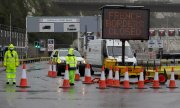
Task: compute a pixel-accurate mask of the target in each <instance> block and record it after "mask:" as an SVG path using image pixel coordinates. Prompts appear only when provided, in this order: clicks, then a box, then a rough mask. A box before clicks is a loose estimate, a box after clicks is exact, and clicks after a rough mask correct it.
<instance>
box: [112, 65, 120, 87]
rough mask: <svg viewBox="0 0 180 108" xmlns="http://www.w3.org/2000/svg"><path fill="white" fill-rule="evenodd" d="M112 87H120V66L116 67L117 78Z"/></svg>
mask: <svg viewBox="0 0 180 108" xmlns="http://www.w3.org/2000/svg"><path fill="white" fill-rule="evenodd" d="M112 87H116V88H119V87H120V79H119V68H118V67H116V70H115V78H114V81H113V86H112Z"/></svg>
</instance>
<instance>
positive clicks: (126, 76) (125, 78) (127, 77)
mask: <svg viewBox="0 0 180 108" xmlns="http://www.w3.org/2000/svg"><path fill="white" fill-rule="evenodd" d="M123 85H124V87H123V89H132V88H131V87H130V85H129V74H128V67H126V71H125V76H124V82H123Z"/></svg>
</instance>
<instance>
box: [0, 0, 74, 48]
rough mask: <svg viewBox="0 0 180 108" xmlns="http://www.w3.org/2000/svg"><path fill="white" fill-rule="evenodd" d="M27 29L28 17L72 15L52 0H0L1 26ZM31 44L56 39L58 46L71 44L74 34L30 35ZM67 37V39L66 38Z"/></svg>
mask: <svg viewBox="0 0 180 108" xmlns="http://www.w3.org/2000/svg"><path fill="white" fill-rule="evenodd" d="M10 15H11V22H12V26H14V27H20V28H25V26H26V25H25V22H26V21H25V20H26V16H27V15H30V16H66V15H71V14H70V13H68V12H66V11H65V10H64V9H61V8H60V7H58V6H57V5H55V4H53V2H52V0H0V24H4V25H9V24H10ZM28 36H29V42H30V43H33V42H34V41H37V40H39V39H48V38H54V39H55V40H56V44H57V45H58V44H68V45H69V44H71V43H72V41H73V40H74V39H75V38H76V37H72V36H75V34H74V33H29V34H28ZM65 37H66V38H65Z"/></svg>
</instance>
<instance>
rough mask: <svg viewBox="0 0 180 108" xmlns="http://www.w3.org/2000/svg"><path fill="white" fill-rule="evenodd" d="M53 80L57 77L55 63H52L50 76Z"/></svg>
mask: <svg viewBox="0 0 180 108" xmlns="http://www.w3.org/2000/svg"><path fill="white" fill-rule="evenodd" d="M51 77H53V78H55V77H57V72H56V62H54V63H53V71H52V76H51Z"/></svg>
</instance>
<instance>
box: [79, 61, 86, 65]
mask: <svg viewBox="0 0 180 108" xmlns="http://www.w3.org/2000/svg"><path fill="white" fill-rule="evenodd" d="M78 64H86V61H85V60H82V61H78Z"/></svg>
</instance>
